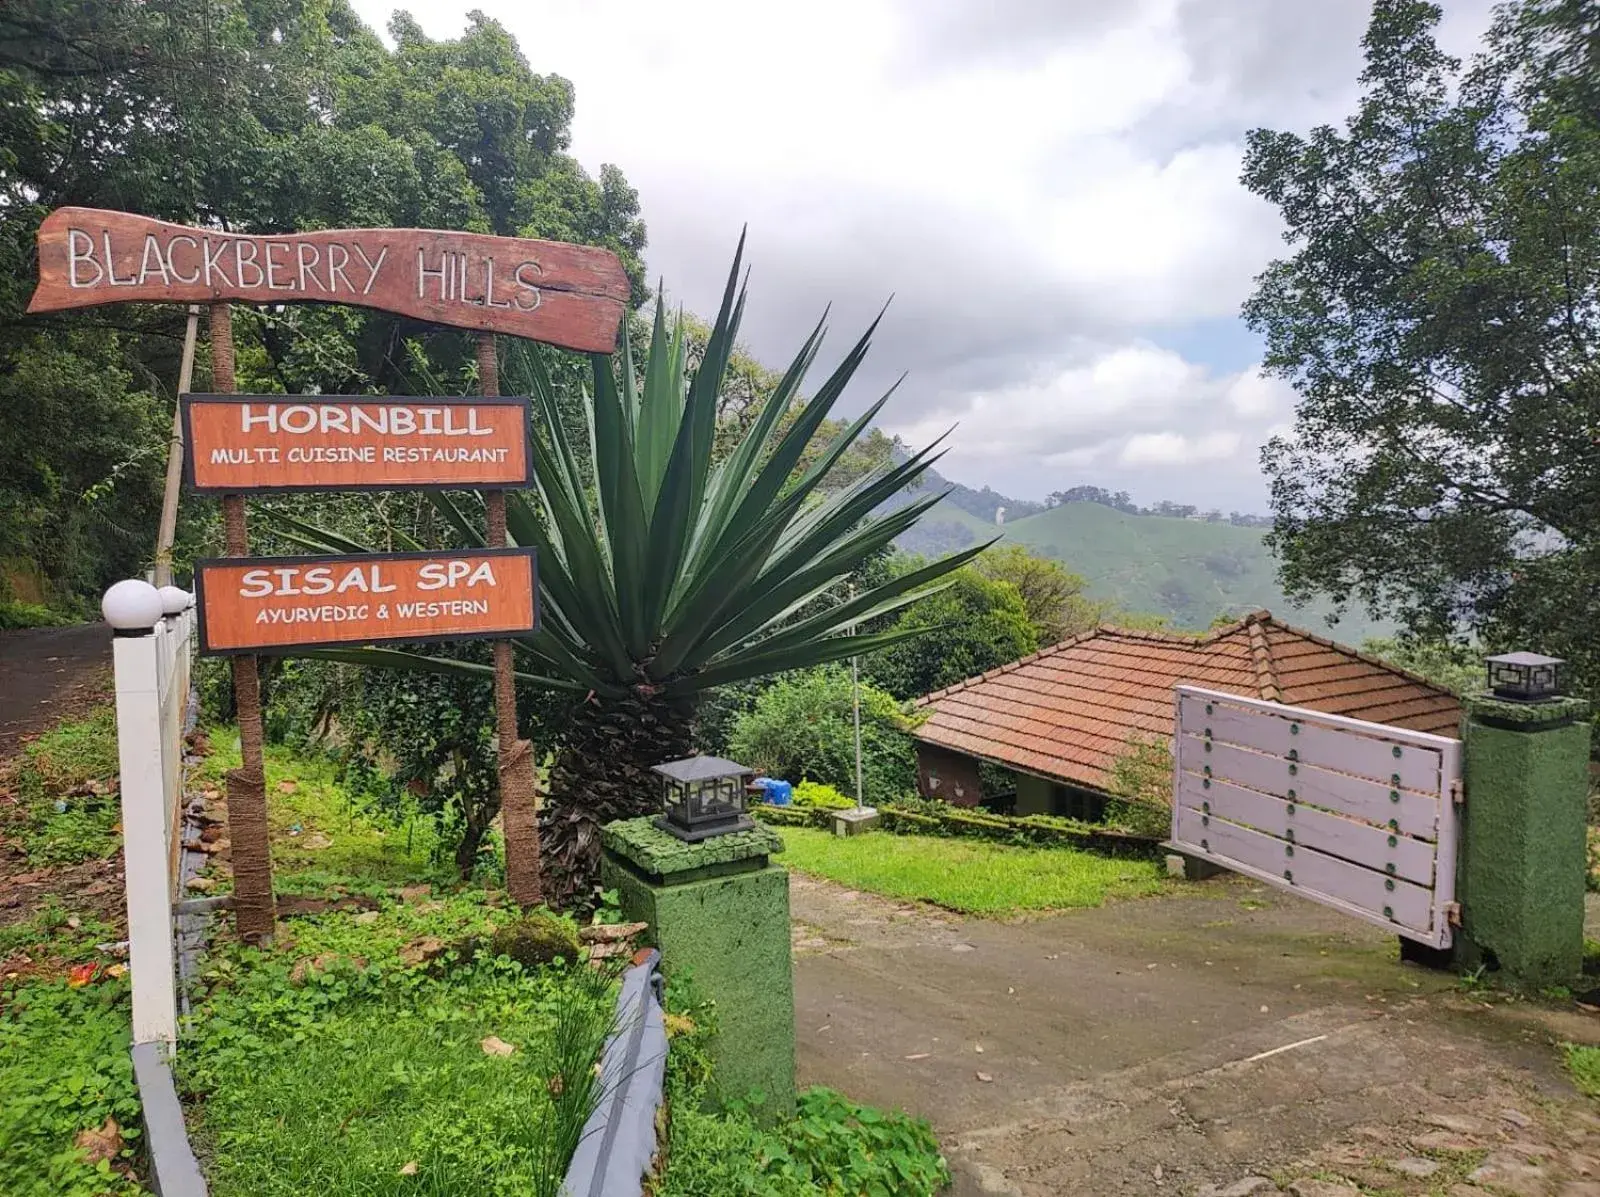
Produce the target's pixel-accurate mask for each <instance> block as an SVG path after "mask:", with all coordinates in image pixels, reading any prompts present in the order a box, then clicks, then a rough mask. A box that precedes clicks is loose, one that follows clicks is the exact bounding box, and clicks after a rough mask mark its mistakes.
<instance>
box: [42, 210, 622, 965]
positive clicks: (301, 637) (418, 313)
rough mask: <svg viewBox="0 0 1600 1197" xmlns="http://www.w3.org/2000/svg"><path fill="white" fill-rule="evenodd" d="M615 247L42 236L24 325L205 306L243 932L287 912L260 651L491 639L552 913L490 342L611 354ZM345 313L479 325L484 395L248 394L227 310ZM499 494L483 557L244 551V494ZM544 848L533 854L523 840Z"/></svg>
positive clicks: (206, 639)
mask: <svg viewBox="0 0 1600 1197" xmlns="http://www.w3.org/2000/svg"><path fill="white" fill-rule="evenodd" d="M629 293H630V289H629V282H628V277H627V274H626V272H624V270H623V269H622V264H621V262H620V261H618V259H617V257H616V255H615V254H612V253H610V252H609V251H607V250H603V249H597V248H594V247H591V246H581V245H569V244H566V243H564V242H554V241H535V240H530V239H527V238H515V237H492V236H486V235H483V234H478V233H463V232H446V231H438V230H427V229H326V230H321V231H318V232H313V233H292V234H284V235H281V236H254V235H249V234H239V233H230V232H223V231H221V230H218V229H198V228H188V227H185V226H183V225H176V224H169V223H167V222H165V221H160V220H153V219H151V218H149V217H145V216H137V215H134V214H132V213H128V212H108V211H102V210H100V209H94V208H60V209H57V210H56V211H54V212H52V213H51V214H50V215H49V216H48V217H46V218H45V220H44V222H43V224H42V225H41V226H40V229H39V286H38V288H37V290H35V292H34V294H33V298H32V300H31V301H30V303H29V305H28V310H29V311H30V312H49V311H59V310H63V309H68V308H80V307H92V306H95V305H99V304H108V303H125V302H129V301H152V302H161V303H182V302H205V303H209V304H210V314H211V347H212V349H211V353H212V387H213V390H214V391H215V392H216V393H215V394H212V395H191V396H186V397H184V399H183V400H182V403H183V411H182V415H183V418H184V420H185V430H186V432H187V434H188V435H187V436H186V437H185V445H186V449H187V452H188V463H187V468H188V477H189V482H190V485H191V487H192V489H194V490H195V491H196V492H198V493H202V494H220V495H221V496H222V513H223V526H224V529H225V539H226V551H227V554H228V556H227V557H226V558H223V559H217V560H212V561H203V562H200V563H198V566H197V572H196V588H197V591H198V598H199V600H200V601H199V610H200V629H201V631H200V635H201V645H202V651H205V652H211V653H226V654H229V655H231V656H232V657H233V682H234V702H235V706H236V707H237V710H238V717H239V738H240V746H241V751H240V758H241V759H240V767H239V768H238V769H236V770H234V771H233V772H232V773H230V774H229V776H228V819H229V835H230V838H231V839H232V842H233V860H234V910H235V915H236V920H237V924H238V929H239V933H240V935H241V937H243V938H245V939H260V938H264V937H267V936H270V935H271V934H272V929H273V925H274V921H275V911H274V906H273V895H272V869H271V856H270V844H269V840H268V828H267V807H266V780H265V771H264V768H263V763H262V745H261V739H262V737H261V693H260V678H259V673H258V670H257V663H256V657H255V654H256V653H257V652H290V651H295V650H297V649H304V648H308V647H311V646H313V645H330V644H351V643H360V644H370V643H373V642H381V641H385V640H391V641H392V640H401V641H404V640H411V641H416V640H432V639H466V638H472V637H494V638H495V647H494V688H495V714H496V731H497V739H498V752H499V772H500V791H501V806H502V810H503V812H504V819H505V826H506V882H507V888H508V889H509V890H510V891H511V895H512V897H513V898H514V899H515V900H516V901H518V902H520V903H522V904H524V905H527V904H532V903H535V902H538V901H539V900H540V896H541V895H540V892H539V864H538V824H537V816H536V814H535V811H534V787H535V772H534V759H533V749H532V745H531V744H529V743H528V742H527V741H526V740H522V739H519V738H518V735H517V709H516V692H515V674H514V672H513V661H512V649H511V644H510V642H509V641H507V640H506V639H505V638H504V637H505V636H507V635H513V634H519V633H527V632H531V631H533V630H535V628H536V627H537V619H538V609H537V608H538V603H537V597H536V586H537V579H536V570H535V563H534V561H533V554H532V551H531V550H521V549H510V548H508V538H507V536H506V504H505V488H506V487H511V486H526V485H528V484H529V483H530V482H531V469H532V454H531V452H530V445H529V442H528V408H527V403H526V401H524V400H502V399H500V398H499V390H500V387H499V368H498V362H497V360H496V357H495V345H494V334H495V333H504V334H507V335H511V336H521V337H527V338H529V339H531V340H536V341H543V342H545V343H547V344H551V345H557V346H560V347H562V348H566V349H574V350H580V351H584V352H591V353H609V352H611V351H612V350H613V349H614V348H615V347H616V338H617V332H618V329H619V327H620V326H621V323H622V320H623V317H624V315H625V314H626V312H627V305H628V299H629ZM235 299H238V300H245V301H247V302H252V303H285V302H315V303H339V304H352V305H356V306H360V307H369V308H376V309H379V310H382V311H387V312H395V313H398V314H400V315H404V316H410V317H413V318H415V319H420V320H428V321H433V322H436V323H439V324H446V325H451V326H454V327H457V328H465V329H472V330H475V331H476V332H477V333H478V343H477V354H478V367H479V378H480V380H481V382H482V388H481V389H482V391H483V397H482V398H481V399H474V400H455V399H431V398H430V399H410V398H397V397H379V396H373V397H346V396H304V395H303V396H288V395H277V396H237V395H235V394H234V390H235V378H234V358H233V329H232V324H231V307H230V303H229V301H230V300H235ZM424 487H486V488H488V489H487V494H486V496H485V507H486V513H487V517H488V543H489V549H488V551H482V550H480V551H477V552H461V553H456V554H449V553H440V554H388V555H380V554H370V555H362V556H361V557H358V558H354V559H351V558H317V557H302V558H278V559H254V560H251V559H249V558H248V553H249V538H248V529H247V527H246V523H245V506H244V495H245V494H246V493H247V492H250V491H285V490H313V489H340V490H346V489H368V488H383V489H412V488H424ZM530 846H531V847H530Z"/></svg>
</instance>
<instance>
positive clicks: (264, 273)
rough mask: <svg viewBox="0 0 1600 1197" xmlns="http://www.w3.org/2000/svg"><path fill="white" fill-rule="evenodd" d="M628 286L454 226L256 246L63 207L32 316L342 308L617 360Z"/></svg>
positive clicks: (614, 264)
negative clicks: (198, 306)
mask: <svg viewBox="0 0 1600 1197" xmlns="http://www.w3.org/2000/svg"><path fill="white" fill-rule="evenodd" d="M629 296H630V284H629V282H628V275H627V272H626V271H624V270H623V268H622V262H621V260H620V259H619V258H618V257H617V255H616V254H614V253H612V252H611V251H610V250H608V249H599V248H597V247H595V246H592V245H570V244H568V243H566V242H564V241H537V240H534V239H532V238H528V237H491V236H489V235H487V234H484V233H462V232H454V231H451V230H445V229H319V230H317V231H316V232H311V233H281V234H271V235H257V234H249V233H228V232H223V231H222V230H221V229H200V228H189V227H188V226H186V225H181V224H169V223H167V222H166V221H164V220H154V219H152V218H151V217H148V216H137V215H135V214H133V213H132V212H110V211H105V210H103V209H99V208H57V209H56V210H55V211H54V212H52V213H50V215H49V216H47V217H45V219H44V222H43V223H42V224H41V225H40V226H39V287H38V290H36V291H35V292H34V293H33V298H32V300H30V301H29V303H28V310H29V311H30V312H56V311H61V310H62V309H64V308H83V307H93V306H94V305H96V304H102V303H128V302H130V301H136V300H147V301H153V302H156V303H205V302H208V301H212V300H220V299H242V300H245V301H246V302H248V303H288V302H303V301H310V302H313V303H347V304H354V305H356V306H357V307H365V308H377V309H379V310H380V311H385V312H395V313H397V314H399V315H402V316H411V317H413V318H415V319H417V320H431V321H433V322H434V323H436V324H450V325H454V326H455V327H457V328H473V329H478V330H480V331H483V332H497V333H507V334H510V335H511V336H517V337H527V338H528V339H529V340H533V341H544V342H547V343H548V344H551V345H560V346H561V347H562V348H564V349H577V350H581V351H584V352H588V353H610V352H611V351H612V349H614V348H615V347H616V341H617V329H618V328H619V327H621V324H622V318H623V316H624V314H625V313H626V312H627V309H628V300H629Z"/></svg>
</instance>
